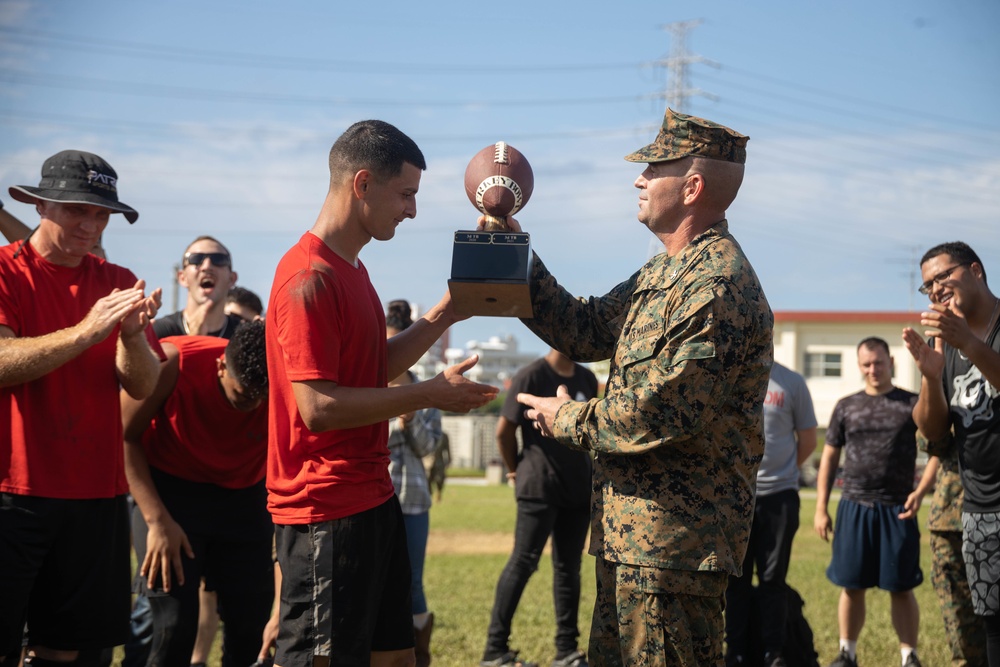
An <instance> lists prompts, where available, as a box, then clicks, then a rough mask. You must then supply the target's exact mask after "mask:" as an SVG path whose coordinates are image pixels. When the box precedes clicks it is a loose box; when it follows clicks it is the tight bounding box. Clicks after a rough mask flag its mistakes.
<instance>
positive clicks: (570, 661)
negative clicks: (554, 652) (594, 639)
mask: <svg viewBox="0 0 1000 667" xmlns="http://www.w3.org/2000/svg"><path fill="white" fill-rule="evenodd" d="M552 667H590V665H589V664H588V663H587V656H586V655H584V654H583V652H582V651H579V650H576V651H573V652H572V653H570V654H569V655H567V656H566V657H564V658H557V659H555V660H553V661H552Z"/></svg>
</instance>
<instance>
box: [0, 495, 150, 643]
mask: <svg viewBox="0 0 1000 667" xmlns="http://www.w3.org/2000/svg"><path fill="white" fill-rule="evenodd" d="M129 550H130V545H129V524H128V509H127V504H126V500H125V496H118V497H117V498H103V499H95V500H63V499H57V498H37V497H34V496H19V495H14V494H9V493H0V655H7V654H9V653H11V652H13V651H16V650H19V649H20V647H21V642H22V635H23V631H24V627H25V624H27V626H28V643H29V645H31V646H44V647H47V648H52V649H62V650H76V649H98V648H107V647H111V646H117V645H119V644H124V643H125V640H126V639H127V638H128V622H129V612H130V608H131V605H132V599H131V596H130V592H129V579H130V576H129V575H130V567H131V565H130V562H129Z"/></svg>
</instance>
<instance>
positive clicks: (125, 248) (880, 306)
mask: <svg viewBox="0 0 1000 667" xmlns="http://www.w3.org/2000/svg"><path fill="white" fill-rule="evenodd" d="M698 19H700V20H701V21H702V22H701V24H700V25H698V26H697V27H696V28H694V29H692V30H691V31H690V32H689V33H688V39H687V43H688V47H689V49H690V52H691V53H692V54H694V55H698V56H701V57H702V58H704V59H705V60H706V62H700V63H694V64H692V65H690V67H689V69H688V85H689V86H691V87H692V88H697V89H700V90H702V91H704V92H706V93H708V94H710V96H694V97H691V98H689V99H688V100H687V101H686V107H685V109H684V110H685V111H687V112H688V113H694V114H697V115H701V116H705V117H708V118H711V119H713V120H716V121H718V122H721V123H724V124H726V125H729V126H730V127H733V128H734V129H736V130H739V131H741V132H743V133H745V134H748V135H749V136H750V143H749V146H748V162H747V177H746V180H745V181H744V185H743V190H742V192H741V194H740V197H739V198H738V200H737V202H736V203H735V204H734V206H733V207H732V208H731V209H730V211H729V219H730V227H731V229H732V231H733V232H734V234H735V235H736V237H737V239H739V240H740V242H741V243H742V245H743V246H744V249H745V250H746V251H747V254H748V255H749V256H750V259H751V261H752V262H753V264H754V266H755V268H756V269H757V272H758V274H759V275H760V277H761V281H762V283H763V285H764V289H765V291H766V293H767V295H768V298H769V300H770V303H771V306H772V308H774V309H775V310H908V309H910V308H918V309H919V308H920V307H922V305H923V304H924V299H923V298H921V297H920V296H919V295H918V294H917V293H916V290H915V287H916V284H917V282H918V281H919V273H917V272H916V268H917V267H916V262H917V259H918V258H919V256H920V254H921V253H922V252H923V250H925V249H926V248H928V247H929V246H931V245H933V244H935V243H938V242H941V241H946V240H956V239H960V240H964V241H966V242H968V243H970V244H971V245H972V246H973V247H974V248H976V249H977V251H978V252H979V253H980V255H981V256H982V257H983V259H984V261H985V263H986V266H987V270H988V271H991V267H995V268H992V273H997V272H1000V233H998V231H997V229H998V224H997V223H998V217H1000V214H998V211H1000V128H998V127H997V124H996V118H997V109H1000V85H998V78H997V72H998V71H1000V41H998V40H997V39H996V32H997V29H998V28H1000V4H998V3H996V2H994V1H991V0H975V1H971V0H956V1H954V2H929V1H923V0H918V1H908V2H902V1H893V2H890V1H886V2H854V1H846V2H837V3H832V2H828V3H806V2H800V1H792V0H787V1H785V0H783V1H781V2H767V3H763V2H761V3H749V2H735V1H722V2H712V3H685V4H681V3H672V2H664V1H663V0H659V1H657V2H650V1H645V0H637V1H634V2H630V3H626V4H622V3H607V2H593V1H590V0H581V1H577V2H574V3H562V2H559V3H541V2H523V1H521V0H512V1H509V2H504V3H467V2H452V1H450V0H449V1H445V2H434V3H402V2H395V1H388V2H379V3H370V4H368V5H359V4H347V3H334V2H314V1H307V0H302V1H299V2H284V3H275V2H255V1H244V2H239V3H237V2H213V3H205V2H191V1H188V0H178V1H172V2H163V3H147V2H134V1H132V2H121V1H112V0H108V1H102V2H99V3H73V2H42V1H40V0H39V1H37V2H28V1H23V0H2V2H0V186H2V190H0V197H2V198H3V200H4V202H5V203H6V204H7V206H8V208H9V210H10V211H11V212H12V213H14V214H15V215H18V216H20V217H22V219H24V220H26V221H27V222H29V223H31V224H34V223H35V222H36V220H37V218H36V216H35V214H34V212H33V210H32V209H31V208H30V207H28V206H25V205H22V204H19V203H17V202H14V201H12V200H11V199H10V197H9V196H8V195H7V187H8V186H10V185H13V184H32V185H33V184H37V182H38V178H39V176H38V172H39V168H40V166H41V163H42V161H43V160H44V159H45V158H46V157H48V156H49V155H51V154H53V153H55V152H56V151H58V150H62V149H65V148H76V149H83V150H90V151H93V152H96V153H98V154H100V155H102V156H103V157H105V158H106V159H108V160H109V161H110V162H111V163H112V165H114V167H115V168H116V169H117V171H118V173H119V177H120V194H121V197H122V199H123V201H125V202H127V203H128V204H130V205H132V206H134V207H135V208H136V209H138V210H139V212H140V214H141V217H140V219H139V221H138V223H136V224H135V225H134V226H129V225H127V223H125V221H124V220H123V219H121V217H120V216H115V218H113V222H112V224H111V225H110V226H109V228H108V231H107V232H106V239H105V244H106V247H107V249H108V252H109V255H110V256H111V258H112V259H113V261H116V262H117V263H120V264H123V265H125V266H128V267H129V268H131V269H132V270H133V271H135V273H136V274H137V275H139V276H140V277H143V278H146V279H147V281H148V282H149V283H150V284H151V285H154V286H162V287H164V290H165V293H166V301H167V304H166V308H167V309H169V307H170V305H171V303H170V302H171V294H170V292H171V288H170V284H171V279H172V267H173V265H174V264H175V263H176V262H177V261H178V259H179V258H180V255H181V252H182V250H183V248H184V246H185V245H187V243H188V242H189V241H190V240H191V239H193V238H194V237H195V236H197V235H200V234H212V235H215V236H217V237H218V238H219V239H221V240H222V241H223V242H224V243H225V244H226V245H228V246H229V247H230V249H231V250H232V251H233V254H234V258H235V263H236V270H237V271H238V272H239V277H240V283H241V284H243V285H245V286H247V287H249V288H250V289H253V290H254V291H256V292H258V293H260V294H261V295H262V296H263V297H264V298H265V299H266V296H267V294H268V292H269V290H270V283H271V278H272V276H273V270H274V266H275V264H276V263H277V261H278V259H279V258H280V257H281V255H282V254H283V253H284V252H285V250H287V248H288V247H290V246H291V245H292V244H294V243H295V241H296V240H297V239H298V237H299V236H300V235H301V234H302V233H303V232H304V231H305V230H306V229H308V228H309V227H310V226H311V225H312V223H313V221H314V220H315V217H316V214H317V212H318V210H319V207H320V204H321V203H322V200H323V197H324V195H325V191H326V184H327V177H328V173H327V167H326V158H327V153H328V151H329V147H330V145H331V144H332V142H333V141H334V139H336V137H337V136H338V135H339V134H340V133H341V132H342V131H343V130H344V128H346V127H347V126H348V125H350V124H351V123H352V122H354V121H356V120H360V119H363V118H381V119H384V120H387V121H389V122H392V123H394V124H395V125H397V126H398V127H399V128H400V129H402V130H403V131H404V132H406V133H407V134H409V135H410V136H412V137H413V138H414V139H415V140H416V141H417V143H418V144H420V146H421V148H422V149H423V151H424V153H425V155H426V157H427V160H428V170H427V171H426V172H425V173H424V175H423V179H422V181H421V190H420V194H419V195H418V199H417V205H418V215H417V217H416V219H414V220H411V221H407V222H404V223H403V225H401V226H400V228H399V230H398V231H397V234H396V238H395V239H393V240H392V241H389V242H387V243H378V242H373V243H371V244H370V245H369V246H368V247H366V248H365V250H364V251H363V252H362V260H363V261H364V262H365V263H366V265H367V266H368V268H369V270H370V272H371V274H372V276H373V279H374V282H375V286H376V288H377V289H378V291H379V294H380V296H381V297H382V299H383V301H384V302H388V301H389V300H392V299H396V298H407V299H410V300H411V301H414V302H417V303H420V304H424V305H430V304H432V303H434V302H436V301H437V300H438V298H439V297H440V296H441V294H442V293H443V291H444V289H445V284H446V281H447V279H448V277H449V272H450V262H451V237H452V233H453V232H454V231H455V230H458V229H467V228H469V227H471V226H472V225H474V223H475V218H476V212H475V210H474V209H473V207H472V205H471V204H470V203H469V202H468V200H467V198H466V196H465V194H464V190H463V183H462V176H463V174H464V170H465V165H466V164H467V163H468V160H469V158H471V157H472V155H474V154H475V153H476V152H477V151H478V150H479V149H481V148H483V147H484V146H486V145H488V144H491V143H493V142H495V141H499V140H503V141H507V142H508V143H510V144H511V145H513V146H514V147H516V148H517V149H518V150H520V151H521V152H522V153H524V154H525V156H527V158H528V159H529V160H530V161H531V164H532V166H533V168H534V172H535V190H534V193H533V195H532V197H531V200H530V202H529V203H528V204H527V206H526V207H525V209H524V211H523V212H522V213H521V214H519V216H518V219H519V220H520V221H521V222H522V224H523V226H524V228H525V229H526V231H529V232H530V233H531V234H532V244H533V247H534V249H535V250H536V251H537V252H538V254H539V255H540V256H541V257H542V258H543V259H544V261H545V262H546V264H547V265H548V266H549V268H550V269H551V270H552V271H553V273H554V274H555V275H556V276H557V277H558V278H559V279H560V281H561V282H562V283H563V284H564V285H565V286H566V287H567V288H568V289H570V290H571V291H572V292H573V293H575V294H578V295H581V296H586V295H590V294H603V293H604V292H605V291H607V290H608V289H610V288H611V287H612V286H613V285H614V284H616V283H617V282H619V281H620V280H623V279H624V278H626V277H627V276H629V275H630V274H631V273H632V272H634V271H635V270H636V269H637V268H638V267H639V266H641V265H642V263H643V262H644V261H645V260H646V259H647V258H648V257H649V256H650V251H651V250H650V249H651V245H650V241H651V239H652V236H651V235H650V234H649V233H648V231H646V230H645V228H643V227H642V226H641V225H640V224H639V223H638V222H637V221H636V209H637V206H636V191H635V189H634V188H633V186H632V182H633V181H634V179H635V177H636V175H637V174H638V172H639V171H640V170H641V169H640V168H639V167H638V166H637V165H634V164H631V163H627V162H625V161H624V160H622V156H623V155H625V154H626V153H628V152H631V151H632V150H634V149H635V148H638V147H639V146H641V145H644V144H645V143H648V142H649V141H650V139H651V138H652V137H653V136H654V135H655V133H656V129H657V128H658V126H659V123H660V121H661V119H662V116H663V110H664V107H665V100H664V98H663V93H664V91H665V89H666V86H667V71H666V70H665V69H664V68H663V67H662V65H658V63H661V62H662V61H663V59H664V58H666V57H667V56H668V55H669V53H670V49H671V39H670V36H669V34H668V33H667V32H666V31H665V30H664V29H663V26H664V25H665V24H668V23H672V22H677V21H691V20H698ZM179 296H180V299H181V300H183V298H184V295H183V294H181V295H179ZM507 333H511V334H514V335H515V336H516V337H517V338H518V340H519V342H520V344H521V347H522V348H524V349H529V350H537V351H538V352H543V351H544V349H545V348H544V346H543V345H542V344H541V343H540V342H539V341H537V339H535V338H534V337H533V336H532V334H530V332H528V330H527V329H526V328H524V327H523V325H521V324H520V322H518V321H516V320H510V319H500V318H476V319H473V320H470V321H467V322H463V323H461V324H459V325H457V326H456V327H455V328H454V329H453V331H452V344H453V345H462V344H464V342H465V341H467V340H470V339H479V340H482V339H485V338H488V337H489V336H491V335H503V334H507Z"/></svg>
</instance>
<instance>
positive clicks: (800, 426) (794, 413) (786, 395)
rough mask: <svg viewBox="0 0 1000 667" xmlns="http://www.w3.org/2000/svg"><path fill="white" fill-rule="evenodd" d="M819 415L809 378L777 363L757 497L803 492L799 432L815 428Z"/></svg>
mask: <svg viewBox="0 0 1000 667" xmlns="http://www.w3.org/2000/svg"><path fill="white" fill-rule="evenodd" d="M815 426H816V412H815V410H813V402H812V396H811V395H810V394H809V387H807V386H806V381H805V378H803V377H802V376H801V375H799V374H798V373H796V372H795V371H793V370H790V369H788V368H785V367H784V366H782V365H781V364H779V363H777V362H775V363H774V365H772V366H771V378H770V379H769V380H768V382H767V396H766V397H765V398H764V458H763V460H761V462H760V469H759V470H758V471H757V495H758V496H768V495H771V494H774V493H778V492H779V491H787V490H789V489H798V488H799V465H798V452H799V446H798V441H797V440H796V439H795V432H796V431H801V430H804V429H807V428H815Z"/></svg>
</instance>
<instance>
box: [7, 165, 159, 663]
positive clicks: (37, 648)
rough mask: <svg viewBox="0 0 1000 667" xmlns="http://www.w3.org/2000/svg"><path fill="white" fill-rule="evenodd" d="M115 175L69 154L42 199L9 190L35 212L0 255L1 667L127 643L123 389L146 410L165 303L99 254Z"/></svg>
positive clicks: (76, 656) (43, 187) (52, 169)
mask: <svg viewBox="0 0 1000 667" xmlns="http://www.w3.org/2000/svg"><path fill="white" fill-rule="evenodd" d="M117 181H118V174H117V173H116V172H115V170H114V169H112V168H111V165H110V164H108V163H107V162H106V161H105V160H103V159H102V158H101V157H99V156H97V155H94V154H93V153H85V152H82V151H62V152H60V153H57V154H56V155H53V156H52V157H50V158H49V159H47V160H46V161H45V163H44V164H43V165H42V178H41V181H40V182H39V185H38V187H33V186H27V185H17V186H13V187H11V188H10V189H9V192H10V194H11V196H12V197H14V199H16V200H18V201H20V202H23V203H26V204H30V205H32V206H33V207H34V209H35V210H36V211H37V212H38V214H39V217H40V222H39V225H38V227H37V228H36V229H35V230H34V231H33V232H31V233H30V234H29V235H28V237H27V238H25V239H23V240H21V241H20V242H18V243H12V244H11V245H8V246H6V247H3V248H0V664H4V665H16V664H18V661H19V660H20V657H21V646H22V635H23V634H24V628H25V624H26V623H27V626H28V631H27V633H26V634H27V640H28V652H27V657H26V658H25V660H24V663H25V665H29V664H30V665H34V667H54V666H57V665H69V664H73V665H76V666H77V667H96V665H99V664H101V660H102V658H101V651H102V649H106V648H110V647H112V646H115V645H117V644H121V643H122V642H123V641H124V639H125V636H126V633H127V629H128V613H129V605H130V599H129V588H128V580H129V531H128V518H127V510H126V499H125V498H126V493H127V492H128V485H127V481H126V478H125V467H124V464H123V453H122V425H121V414H120V412H119V399H118V392H119V388H121V389H124V390H125V392H127V393H128V394H129V395H130V396H132V397H134V398H136V399H142V398H144V397H146V396H148V395H149V394H150V393H151V392H152V391H153V388H154V386H155V385H156V380H157V376H158V374H159V364H158V362H157V359H156V356H155V355H154V354H153V352H152V351H151V349H150V346H149V342H148V341H147V338H146V332H147V330H148V324H149V321H150V319H152V318H153V317H154V316H155V315H156V311H157V308H158V307H159V305H160V290H155V291H154V292H153V293H152V294H150V295H148V296H147V295H146V294H145V293H144V290H145V283H144V282H143V281H141V280H136V277H135V275H133V274H132V272H131V271H129V270H128V269H125V268H123V267H119V266H115V265H114V264H111V263H108V262H105V261H104V260H103V259H100V258H98V257H96V256H94V255H93V254H91V250H92V249H93V247H94V245H95V243H96V242H97V241H98V240H99V239H100V237H101V233H102V232H103V231H104V229H105V228H106V227H107V225H108V222H109V220H110V215H111V214H112V213H122V214H123V215H124V216H125V218H126V219H127V220H128V221H129V222H135V220H136V219H137V218H138V217H139V214H138V213H137V212H136V211H135V209H133V208H132V207H130V206H127V205H126V204H124V203H122V202H121V201H119V200H118V189H117Z"/></svg>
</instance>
